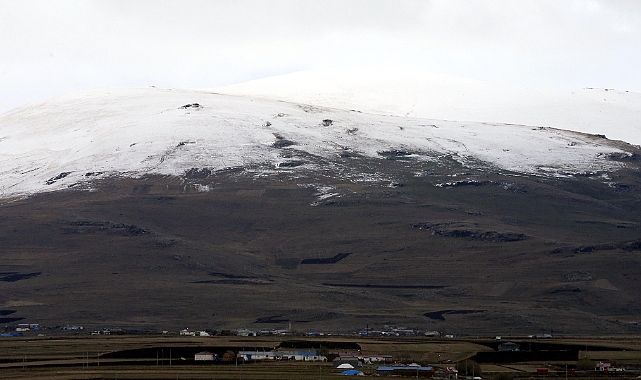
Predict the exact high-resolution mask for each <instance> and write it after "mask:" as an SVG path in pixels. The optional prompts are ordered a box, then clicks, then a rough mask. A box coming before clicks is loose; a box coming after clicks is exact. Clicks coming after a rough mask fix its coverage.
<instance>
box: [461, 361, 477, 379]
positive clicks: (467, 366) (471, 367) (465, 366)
mask: <svg viewBox="0 0 641 380" xmlns="http://www.w3.org/2000/svg"><path fill="white" fill-rule="evenodd" d="M456 370H457V371H458V374H459V375H461V376H481V365H480V364H479V363H477V362H475V361H474V360H470V359H467V360H461V361H460V362H458V363H456Z"/></svg>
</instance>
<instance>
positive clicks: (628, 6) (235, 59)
mask: <svg viewBox="0 0 641 380" xmlns="http://www.w3.org/2000/svg"><path fill="white" fill-rule="evenodd" d="M0 7H1V8H2V12H1V13H0V46H2V49H0V111H4V110H7V109H9V108H12V107H16V106H19V105H21V104H24V103H26V102H29V101H34V100H38V99H43V98H47V97H50V96H54V95H57V94H62V93H65V92H68V91H72V90H75V89H82V88H91V87H98V86H128V85H157V86H168V87H214V86H217V85H223V84H229V83H234V82H238V81H243V80H248V79H255V78H258V77H261V76H265V75H275V74H281V73H287V72H292V71H297V70H304V69H311V68H322V67H382V66H387V67H389V66H393V67H408V68H412V69H424V70H432V71H440V72H444V73H448V74H453V75H460V76H466V77H471V78H476V79H482V80H488V81H493V82H499V83H506V82H512V83H517V84H521V85H523V86H541V87H565V88H567V87H586V86H590V87H609V88H618V89H621V90H632V91H638V92H641V73H638V71H639V70H638V67H641V30H640V29H641V27H640V25H641V2H638V1H635V0H630V1H625V0H619V1H616V0H611V1H606V0H601V1H596V0H571V1H554V0H541V1H511V0H509V1H508V0H505V1H489V0H488V1H463V0H433V1H420V0H419V1H397V0H388V1H384V0H378V1H377V0H359V1H356V0H353V1H336V0H323V1H321V0H315V1H293V0H290V1H249V0H244V1H243V0H236V1H215V2H211V1H96V2H86V1H62V0H59V1H57V0H52V1H26V2H25V1H21V2H16V1H8V0H7V1H3V0H0Z"/></svg>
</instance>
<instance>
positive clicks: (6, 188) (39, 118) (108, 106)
mask: <svg viewBox="0 0 641 380" xmlns="http://www.w3.org/2000/svg"><path fill="white" fill-rule="evenodd" d="M193 103H198V104H199V105H198V106H189V107H182V106H184V105H188V104H189V105H192V104H193ZM324 119H331V120H332V122H331V123H328V122H325V123H323V120H324ZM621 147H623V148H621ZM624 148H625V145H624V144H619V143H615V142H612V141H609V140H606V139H603V138H599V137H595V136H589V135H585V134H578V133H571V132H565V131H560V130H555V129H551V128H533V127H525V126H519V125H496V124H489V123H469V122H465V123H461V122H452V121H437V120H430V119H424V118H415V117H395V116H382V115H375V114H364V113H360V112H353V111H345V110H339V109H329V108H319V107H312V106H308V105H301V104H295V103H287V102H282V101H275V100H266V99H258V98H251V97H242V96H230V95H220V94H213V93H207V92H203V91H181V90H165V89H156V88H126V89H100V90H92V91H86V92H81V93H76V94H72V95H67V96H63V97H59V98H56V99H53V100H50V101H48V102H44V103H39V104H32V105H29V106H26V107H23V108H20V109H17V110H14V111H12V112H9V113H6V114H4V115H1V116H0V197H4V198H6V197H9V196H15V195H25V194H32V193H35V192H41V191H50V190H58V189H64V188H68V187H71V186H77V185H82V184H83V183H87V182H89V181H91V180H92V179H95V178H103V177H107V176H114V175H127V176H139V175H144V174H148V173H149V174H151V173H155V174H167V175H182V174H184V173H185V171H187V170H189V169H190V168H204V167H207V168H210V169H213V170H218V169H223V168H228V167H239V166H251V165H254V166H255V165H259V166H260V167H267V168H271V169H274V168H277V167H278V166H279V164H282V163H283V162H285V161H288V160H290V158H286V157H287V155H284V154H283V149H287V150H296V151H298V152H302V153H305V154H308V155H314V156H317V157H319V158H322V159H324V160H330V161H331V160H333V162H337V161H340V160H344V159H342V158H341V153H343V152H345V150H346V149H347V150H350V151H353V152H356V153H358V154H361V155H364V156H369V157H377V158H381V156H380V155H379V152H382V151H390V150H394V149H402V150H404V151H408V152H412V154H413V157H415V159H417V160H421V159H423V160H433V159H435V157H437V156H438V155H442V154H448V155H451V156H452V157H454V158H455V159H457V160H459V161H461V162H462V163H464V164H467V163H471V162H474V163H475V164H478V162H479V161H484V162H487V164H488V165H490V166H493V167H496V168H501V169H504V170H512V171H516V172H520V173H531V174H541V175H557V174H559V173H564V172H583V171H596V170H607V169H614V168H616V167H617V166H618V165H620V164H619V163H617V162H613V161H610V160H608V159H607V156H608V154H610V153H615V152H618V153H621V152H623V151H622V150H621V149H624ZM311 166H313V165H309V164H308V165H302V166H300V167H297V168H294V169H287V170H306V169H310V167H311Z"/></svg>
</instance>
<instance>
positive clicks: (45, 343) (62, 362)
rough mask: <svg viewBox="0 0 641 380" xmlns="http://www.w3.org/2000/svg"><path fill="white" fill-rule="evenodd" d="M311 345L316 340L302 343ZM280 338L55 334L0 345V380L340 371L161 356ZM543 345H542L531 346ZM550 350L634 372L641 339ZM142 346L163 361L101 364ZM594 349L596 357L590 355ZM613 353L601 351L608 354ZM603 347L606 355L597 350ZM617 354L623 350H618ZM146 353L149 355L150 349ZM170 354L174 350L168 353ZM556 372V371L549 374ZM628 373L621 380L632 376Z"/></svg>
mask: <svg viewBox="0 0 641 380" xmlns="http://www.w3.org/2000/svg"><path fill="white" fill-rule="evenodd" d="M306 340H307V341H308V342H310V344H312V345H314V344H318V343H320V342H321V340H318V339H316V340H315V339H309V338H307V339H306ZM281 341H282V338H279V337H266V338H263V337H250V338H241V337H216V338H193V337H189V338H183V337H144V336H70V337H65V336H60V337H39V338H4V339H0V379H34V380H35V379H121V380H122V379H229V380H232V379H255V380H258V379H264V380H270V379H273V380H288V379H292V380H294V379H335V378H344V377H343V376H340V375H339V374H340V372H341V370H338V369H335V368H333V367H332V364H331V363H327V362H326V363H304V362H294V361H286V362H282V361H279V362H273V361H271V362H259V363H247V364H242V363H241V364H239V365H237V364H236V363H235V362H234V361H232V362H228V363H220V364H196V362H194V361H193V357H183V358H181V357H175V356H174V357H173V358H172V359H171V362H170V360H169V357H168V352H169V350H170V349H171V348H173V349H174V350H178V347H195V348H199V347H202V348H203V349H205V348H211V347H227V348H234V347H235V348H236V349H237V350H240V349H242V348H247V347H260V346H263V347H275V346H277V345H279V344H280V343H281ZM323 342H350V343H356V344H358V345H359V346H360V347H361V351H362V353H363V354H375V353H377V354H390V355H393V357H394V360H395V361H399V362H404V363H406V364H407V363H410V362H418V363H420V364H424V365H436V366H439V365H440V366H447V365H454V364H439V363H438V361H445V362H449V361H453V362H456V361H457V360H465V359H467V358H469V357H471V356H472V355H474V354H475V353H477V352H480V351H493V350H492V349H490V348H488V346H487V345H486V344H487V343H488V341H487V340H482V339H471V340H459V339H455V340H452V339H433V338H395V339H389V338H385V339H377V338H362V337H351V338H350V337H334V338H329V339H324V340H323ZM538 342H542V341H538ZM550 342H552V343H554V344H568V345H585V346H586V348H587V350H582V351H580V357H581V358H584V359H585V358H589V359H591V360H609V361H612V362H613V363H616V364H617V365H622V366H628V367H629V368H631V369H634V368H641V340H640V339H637V338H636V337H631V338H622V337H618V338H600V339H595V338H591V339H578V338H574V339H554V340H552V341H550ZM141 348H154V349H156V350H157V351H159V350H164V351H163V354H162V356H163V357H162V358H160V357H159V358H158V359H156V358H154V357H144V358H129V359H126V358H123V359H107V358H105V354H108V353H110V352H119V351H125V350H135V349H141ZM594 348H598V349H601V351H596V350H593V349H594ZM610 348H611V349H617V350H619V351H608V350H607V349H610ZM603 349H606V350H603ZM623 349H624V350H623ZM152 352H153V351H152ZM174 352H175V351H174ZM565 365H569V366H570V368H573V366H574V365H576V361H574V362H573V361H569V362H527V363H511V364H492V363H483V364H482V365H481V368H482V370H483V373H482V377H483V378H493V377H496V376H497V374H501V373H507V374H509V376H517V377H524V378H536V377H537V375H536V369H537V368H540V367H546V368H551V372H550V374H549V375H548V376H547V378H555V377H558V378H563V376H561V375H558V372H557V370H559V369H560V370H562V369H563V368H564V366H565ZM376 367H377V365H365V366H364V368H363V369H362V371H363V372H364V373H365V374H366V375H374V374H375V373H376ZM555 368H556V369H555ZM635 373H636V372H634V371H628V372H627V373H626V375H627V377H630V376H632V377H634V376H636V374H635ZM577 377H578V378H585V379H587V378H598V379H601V380H603V379H605V378H604V377H603V376H596V375H595V374H594V373H586V374H581V375H579V376H573V378H577Z"/></svg>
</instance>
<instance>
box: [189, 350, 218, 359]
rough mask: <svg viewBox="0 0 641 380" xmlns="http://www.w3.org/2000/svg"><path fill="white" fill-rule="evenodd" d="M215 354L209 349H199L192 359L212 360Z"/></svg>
mask: <svg viewBox="0 0 641 380" xmlns="http://www.w3.org/2000/svg"><path fill="white" fill-rule="evenodd" d="M215 356H217V355H216V354H213V353H211V352H209V351H201V352H198V353H196V354H195V355H194V360H196V361H213V360H214V357H215Z"/></svg>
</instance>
